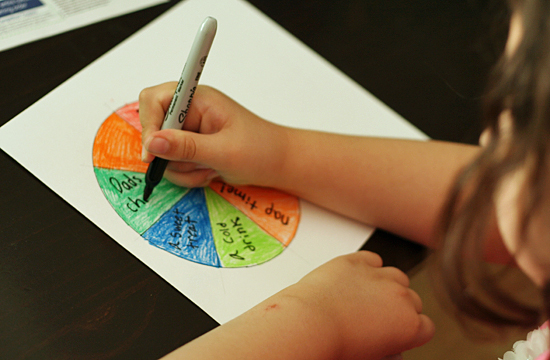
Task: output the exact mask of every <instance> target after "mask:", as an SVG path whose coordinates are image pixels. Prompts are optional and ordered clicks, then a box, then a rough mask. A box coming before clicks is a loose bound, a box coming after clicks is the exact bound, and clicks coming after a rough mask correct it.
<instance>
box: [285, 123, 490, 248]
mask: <svg viewBox="0 0 550 360" xmlns="http://www.w3.org/2000/svg"><path fill="white" fill-rule="evenodd" d="M288 137H289V141H288V142H287V150H286V160H285V162H284V168H283V169H282V170H280V171H278V172H277V173H276V174H274V181H275V182H277V184H274V185H275V186H277V187H280V188H282V189H284V190H286V191H288V192H291V193H294V194H296V195H299V196H300V197H302V198H304V199H307V200H309V201H311V202H313V203H316V204H318V205H321V206H323V207H326V208H328V209H331V210H334V211H337V212H339V213H341V214H344V215H346V216H349V217H351V218H354V219H357V220H359V221H361V222H364V223H368V224H372V225H374V226H377V227H381V228H383V229H385V230H388V231H390V232H393V233H395V234H398V235H400V236H403V237H406V238H408V239H411V240H414V241H417V242H420V243H423V244H427V245H430V244H429V241H430V240H429V239H430V236H431V233H432V231H433V228H434V225H435V224H436V223H437V220H438V215H439V212H440V210H441V207H442V206H443V204H444V202H445V199H446V196H447V192H448V190H449V187H450V186H451V184H452V183H453V181H454V179H455V176H456V175H457V174H458V173H459V171H460V170H461V169H462V168H463V167H464V166H465V165H466V164H468V163H469V162H470V161H472V160H473V158H474V157H475V156H476V155H477V154H478V153H479V151H480V150H479V147H477V146H470V145H462V144H455V143H446V142H438V141H410V140H399V139H383V138H367V137H353V136H342V135H335V134H326V133H319V132H312V131H303V130H294V129H288Z"/></svg>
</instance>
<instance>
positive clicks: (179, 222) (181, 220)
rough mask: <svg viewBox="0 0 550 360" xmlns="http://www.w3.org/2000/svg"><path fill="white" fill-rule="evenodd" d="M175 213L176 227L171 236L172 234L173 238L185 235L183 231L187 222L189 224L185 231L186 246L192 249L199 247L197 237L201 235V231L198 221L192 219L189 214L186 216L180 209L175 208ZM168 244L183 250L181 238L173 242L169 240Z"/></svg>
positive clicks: (174, 223)
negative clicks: (197, 224) (198, 227)
mask: <svg viewBox="0 0 550 360" xmlns="http://www.w3.org/2000/svg"><path fill="white" fill-rule="evenodd" d="M173 214H174V222H173V226H174V229H173V231H172V232H171V233H170V236H172V237H173V238H182V237H184V236H183V235H182V232H183V228H184V226H185V225H186V224H187V225H188V226H187V229H186V231H185V240H186V245H185V246H186V247H189V248H192V249H196V248H198V245H197V244H196V242H197V239H198V237H199V231H198V229H197V226H196V223H197V221H196V220H191V217H190V216H189V215H187V216H186V217H184V216H183V215H184V214H183V213H181V212H180V211H179V210H178V209H174V211H173ZM168 244H169V245H170V246H172V247H174V248H176V249H178V250H181V246H180V241H179V240H177V242H176V240H174V241H173V242H172V241H169V242H168Z"/></svg>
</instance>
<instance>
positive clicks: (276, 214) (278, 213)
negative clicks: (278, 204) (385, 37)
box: [265, 203, 289, 225]
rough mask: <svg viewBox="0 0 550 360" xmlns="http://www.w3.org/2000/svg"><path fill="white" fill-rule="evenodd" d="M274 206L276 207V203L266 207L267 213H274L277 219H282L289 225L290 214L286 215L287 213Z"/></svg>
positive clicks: (284, 223)
mask: <svg viewBox="0 0 550 360" xmlns="http://www.w3.org/2000/svg"><path fill="white" fill-rule="evenodd" d="M274 207H275V204H273V203H271V206H270V207H268V208H265V213H266V214H267V215H271V214H273V217H274V218H275V220H281V223H282V224H283V225H288V221H289V216H288V215H286V217H285V214H283V213H282V212H280V211H279V210H275V209H274Z"/></svg>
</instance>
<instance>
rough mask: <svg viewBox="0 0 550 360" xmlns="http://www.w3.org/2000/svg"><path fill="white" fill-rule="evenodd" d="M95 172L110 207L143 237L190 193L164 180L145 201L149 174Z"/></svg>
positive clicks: (101, 170)
mask: <svg viewBox="0 0 550 360" xmlns="http://www.w3.org/2000/svg"><path fill="white" fill-rule="evenodd" d="M94 171H95V175H96V177H97V181H98V182H99V187H100V188H101V190H103V194H105V197H106V198H107V200H108V201H109V203H111V205H112V206H113V208H114V209H115V210H116V212H117V213H118V215H120V217H121V218H122V219H123V220H124V221H126V223H127V224H128V225H130V226H131V227H132V228H133V229H134V230H136V231H137V232H138V233H139V234H143V233H144V232H145V231H146V230H147V229H148V228H149V227H151V225H153V224H154V223H155V222H156V221H157V220H158V219H159V218H160V217H161V216H162V215H163V214H164V213H165V212H166V211H168V210H169V209H171V208H172V207H173V206H174V205H175V204H176V203H177V202H178V201H179V200H180V199H181V198H182V197H183V196H184V195H185V194H186V193H187V192H188V189H187V188H183V187H179V186H177V185H174V184H172V183H171V182H169V181H168V180H165V179H162V181H161V182H160V183H159V184H158V185H157V186H156V187H155V190H154V191H153V193H152V194H151V196H150V197H149V200H148V201H145V200H143V190H144V189H145V174H142V173H138V172H133V171H124V170H112V169H103V168H94Z"/></svg>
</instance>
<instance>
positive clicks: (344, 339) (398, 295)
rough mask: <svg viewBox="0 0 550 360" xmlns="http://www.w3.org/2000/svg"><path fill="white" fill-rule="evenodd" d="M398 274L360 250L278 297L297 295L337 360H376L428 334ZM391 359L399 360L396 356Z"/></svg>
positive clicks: (404, 277)
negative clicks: (330, 341) (332, 343)
mask: <svg viewBox="0 0 550 360" xmlns="http://www.w3.org/2000/svg"><path fill="white" fill-rule="evenodd" d="M408 286H409V279H408V277H407V275H405V274H404V273H403V272H401V271H400V270H398V269H396V268H393V267H382V260H381V258H380V257H379V256H378V255H377V254H374V253H371V252H366V251H360V252H358V253H354V254H350V255H345V256H340V257H338V258H336V259H334V260H331V261H329V262H328V263H326V264H324V265H322V266H321V267H319V268H317V269H316V270H314V271H312V272H311V273H310V274H308V275H306V276H305V277H304V278H303V279H302V280H301V281H299V282H298V283H297V284H296V285H294V286H291V287H289V288H287V289H285V290H283V292H282V293H284V294H286V295H287V296H294V297H297V298H298V299H299V300H301V301H303V302H304V303H305V305H306V307H309V308H311V309H312V311H310V312H309V314H315V316H319V318H318V319H317V320H318V322H316V321H315V320H313V319H312V322H314V323H315V322H316V323H318V324H319V323H324V324H326V326H327V327H331V328H332V329H333V330H334V333H335V334H336V336H337V339H338V344H339V345H338V347H339V351H338V352H337V353H338V354H340V355H341V356H340V357H338V358H341V359H356V358H357V359H359V358H360V359H381V358H383V357H387V358H388V359H393V358H394V357H392V355H395V354H400V353H401V352H403V351H405V350H409V349H411V348H414V347H417V346H420V345H422V344H424V343H426V342H427V341H429V340H430V339H431V338H432V336H433V334H434V330H435V328H434V324H433V322H432V321H431V320H430V319H429V318H428V317H427V316H426V315H423V314H421V311H422V302H421V300H420V297H419V296H418V294H416V293H415V292H414V291H413V290H411V289H410V288H409V287H408ZM395 358H399V357H398V355H397V356H396V357H395Z"/></svg>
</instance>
